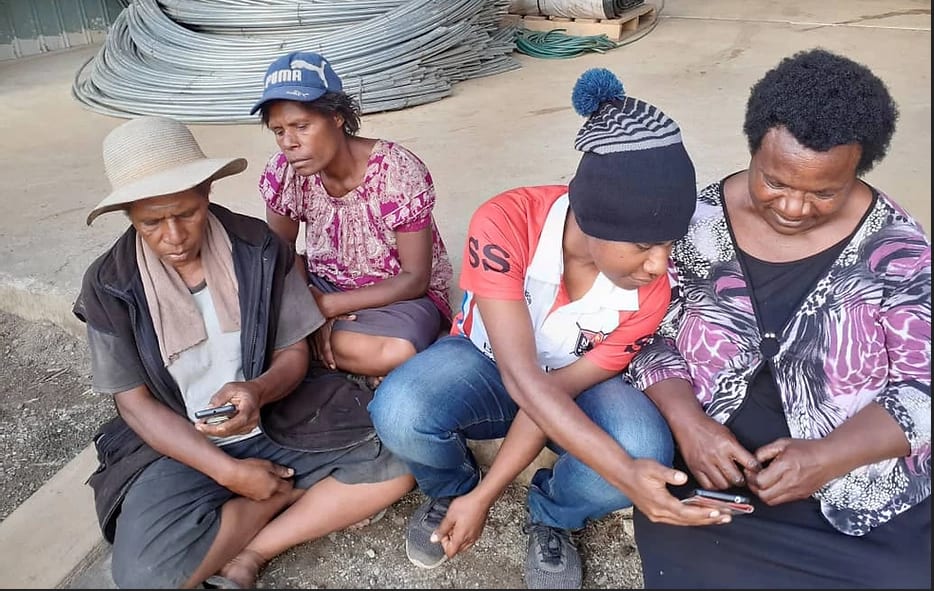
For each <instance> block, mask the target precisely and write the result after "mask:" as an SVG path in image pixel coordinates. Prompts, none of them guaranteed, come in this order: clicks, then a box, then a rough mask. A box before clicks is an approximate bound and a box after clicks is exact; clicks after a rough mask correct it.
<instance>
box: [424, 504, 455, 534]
mask: <svg viewBox="0 0 934 591" xmlns="http://www.w3.org/2000/svg"><path fill="white" fill-rule="evenodd" d="M450 506H451V498H450V497H442V498H440V499H435V500H434V502H432V503H431V506H430V507H428V512H427V513H425V522H426V523H428V524H430V525H432V526H435V527H437V526H438V525H441V521H442V520H444V516H445V515H447V512H448V507H450Z"/></svg>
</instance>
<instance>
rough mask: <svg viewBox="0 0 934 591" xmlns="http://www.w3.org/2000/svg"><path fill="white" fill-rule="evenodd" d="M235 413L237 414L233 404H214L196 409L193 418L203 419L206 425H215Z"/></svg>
mask: <svg viewBox="0 0 934 591" xmlns="http://www.w3.org/2000/svg"><path fill="white" fill-rule="evenodd" d="M235 414H237V407H236V406H234V405H233V404H225V405H224V406H214V407H211V408H203V409H201V410H199V411H196V412H195V418H196V419H204V422H205V423H207V424H208V425H217V424H219V423H223V422H224V421H226V420H228V419H229V418H230V417H232V416H234V415H235Z"/></svg>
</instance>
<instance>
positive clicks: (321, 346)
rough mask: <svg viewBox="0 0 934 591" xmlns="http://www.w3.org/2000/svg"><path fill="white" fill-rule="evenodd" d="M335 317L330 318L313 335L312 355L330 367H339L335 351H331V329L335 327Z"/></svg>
mask: <svg viewBox="0 0 934 591" xmlns="http://www.w3.org/2000/svg"><path fill="white" fill-rule="evenodd" d="M334 320H335V319H334V318H328V319H327V320H326V321H325V322H324V324H322V325H321V328H319V329H318V330H316V331H315V332H314V333H312V335H311V342H310V344H311V355H312V357H313V358H315V359H317V360H318V361H320V362H322V363H323V364H324V365H326V366H327V367H328V369H337V362H336V361H335V360H334V352H333V351H331V331H332V330H333V328H334Z"/></svg>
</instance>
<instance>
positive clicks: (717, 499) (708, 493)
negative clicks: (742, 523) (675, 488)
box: [681, 488, 753, 515]
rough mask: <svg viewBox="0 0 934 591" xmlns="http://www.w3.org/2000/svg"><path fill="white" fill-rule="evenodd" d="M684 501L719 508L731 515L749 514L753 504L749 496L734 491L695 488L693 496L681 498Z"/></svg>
mask: <svg viewBox="0 0 934 591" xmlns="http://www.w3.org/2000/svg"><path fill="white" fill-rule="evenodd" d="M681 502H682V503H685V504H688V505H697V506H698V507H707V508H710V509H717V510H719V511H720V512H721V513H727V514H729V515H747V514H749V513H752V511H753V505H752V501H751V500H750V499H749V497H746V496H743V495H736V494H732V493H727V492H722V491H717V490H706V489H703V488H695V489H694V490H693V491H692V492H691V496H689V497H687V498H685V499H681Z"/></svg>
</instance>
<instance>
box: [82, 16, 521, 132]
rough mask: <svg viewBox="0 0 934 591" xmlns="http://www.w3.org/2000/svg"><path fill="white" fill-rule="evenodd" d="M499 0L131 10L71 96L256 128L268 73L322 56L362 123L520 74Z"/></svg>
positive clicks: (105, 105)
mask: <svg viewBox="0 0 934 591" xmlns="http://www.w3.org/2000/svg"><path fill="white" fill-rule="evenodd" d="M507 9H508V0H354V1H353V2H349V1H347V0H319V1H316V2H307V1H305V2H302V1H298V0H261V1H254V0H133V1H132V2H130V3H129V4H128V6H127V7H126V8H125V9H124V10H123V11H122V12H121V13H120V15H119V16H118V17H117V19H116V20H115V22H114V24H113V25H112V26H111V29H110V31H109V32H108V34H107V37H106V38H105V40H104V43H103V45H102V46H101V49H100V50H99V51H98V53H97V54H96V55H95V56H94V57H93V58H91V59H90V60H89V61H88V62H87V63H86V64H84V66H82V68H80V69H79V71H78V72H77V73H76V75H75V79H74V82H73V84H72V94H73V96H74V97H75V98H76V99H77V100H78V101H79V102H81V103H82V104H83V105H85V106H86V107H87V108H89V109H91V110H93V111H97V112H100V113H103V114H107V115H111V116H117V117H132V116H136V115H169V116H172V117H175V118H177V119H179V120H181V121H184V122H187V123H238V122H246V121H255V116H251V115H249V109H250V107H251V106H252V104H253V102H254V101H255V100H256V99H257V97H259V95H260V93H261V91H262V78H263V74H264V73H265V69H266V67H267V66H268V65H269V63H271V62H272V61H273V60H274V59H276V58H277V57H279V56H280V55H282V54H283V53H286V52H289V51H297V50H308V51H316V52H319V53H321V54H323V55H325V56H326V57H327V58H328V60H329V61H330V62H331V63H332V65H333V66H334V69H335V70H336V71H337V72H338V74H340V75H341V78H342V79H343V81H344V90H345V91H346V92H348V93H350V94H353V95H354V96H356V98H357V100H358V101H359V103H360V107H361V111H362V112H363V113H370V112H375V111H385V110H393V109H400V108H405V107H409V106H414V105H418V104H423V103H427V102H431V101H435V100H439V99H441V98H443V97H445V96H448V95H449V94H450V93H451V91H452V84H454V83H455V82H458V81H461V80H465V79H468V78H474V77H480V76H487V75H491V74H496V73H500V72H505V71H508V70H512V69H515V68H518V67H519V63H518V62H517V61H516V60H515V59H514V58H513V57H512V55H511V54H512V52H513V51H514V50H515V37H516V35H517V34H518V30H517V29H515V28H500V27H499V26H498V23H499V21H500V19H501V18H502V16H503V15H504V14H505V13H506V10H507Z"/></svg>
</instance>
